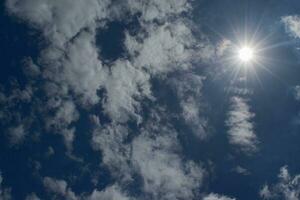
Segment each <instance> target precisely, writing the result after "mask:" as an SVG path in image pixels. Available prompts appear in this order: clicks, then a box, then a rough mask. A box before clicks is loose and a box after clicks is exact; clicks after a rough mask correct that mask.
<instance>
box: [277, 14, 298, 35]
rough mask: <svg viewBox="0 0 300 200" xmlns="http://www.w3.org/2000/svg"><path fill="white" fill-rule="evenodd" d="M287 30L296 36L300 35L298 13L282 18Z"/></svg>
mask: <svg viewBox="0 0 300 200" xmlns="http://www.w3.org/2000/svg"><path fill="white" fill-rule="evenodd" d="M281 21H282V22H283V23H284V25H285V28H286V31H287V32H288V33H289V34H291V36H293V37H295V38H299V37H300V17H299V16H298V15H293V16H284V17H282V18H281Z"/></svg>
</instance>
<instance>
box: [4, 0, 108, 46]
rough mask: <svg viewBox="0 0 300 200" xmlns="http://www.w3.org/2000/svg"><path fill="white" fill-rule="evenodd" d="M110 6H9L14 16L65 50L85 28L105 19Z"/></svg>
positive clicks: (33, 0)
mask: <svg viewBox="0 0 300 200" xmlns="http://www.w3.org/2000/svg"><path fill="white" fill-rule="evenodd" d="M109 2H110V1H108V0H104V1H103V0H93V1H90V2H89V3H86V2H85V1H84V0H76V1H73V0H64V1H56V0H55V1H52V0H46V1H39V0H25V1H23V0H21V1H20V0H7V1H6V6H7V8H8V10H9V11H10V12H11V13H12V14H14V15H17V16H18V17H20V18H22V19H24V20H26V21H28V22H30V23H31V24H33V25H34V26H37V27H38V28H39V29H41V30H42V31H43V32H44V35H45V36H46V37H47V39H48V40H50V41H51V42H52V43H53V44H54V45H58V46H62V45H64V44H65V43H66V42H67V41H69V40H70V39H71V38H73V37H74V36H75V35H76V34H77V33H79V32H80V31H81V30H82V29H83V28H85V27H89V26H90V25H91V24H93V23H95V21H96V20H101V19H103V18H105V17H106V15H107V14H106V10H107V6H108V4H109ZM82 10H85V12H82ZM86 13H88V15H87V14H86Z"/></svg>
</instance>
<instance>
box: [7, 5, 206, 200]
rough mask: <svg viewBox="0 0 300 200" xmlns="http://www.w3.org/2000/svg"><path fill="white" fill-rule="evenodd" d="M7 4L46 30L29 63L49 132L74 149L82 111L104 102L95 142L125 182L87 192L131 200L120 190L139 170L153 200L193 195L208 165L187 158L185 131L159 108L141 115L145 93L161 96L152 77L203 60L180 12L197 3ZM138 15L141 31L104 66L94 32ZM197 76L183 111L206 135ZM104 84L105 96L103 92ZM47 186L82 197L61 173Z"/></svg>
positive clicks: (119, 179)
mask: <svg viewBox="0 0 300 200" xmlns="http://www.w3.org/2000/svg"><path fill="white" fill-rule="evenodd" d="M6 6H7V8H8V10H9V11H10V13H11V14H13V15H15V16H17V17H19V18H21V19H23V20H24V21H26V22H28V23H29V24H31V25H32V26H34V27H36V28H38V29H39V30H41V31H42V32H43V34H44V37H45V39H46V40H47V42H49V44H48V46H46V47H45V49H44V50H43V51H42V52H41V54H40V57H39V59H38V61H37V64H34V63H33V62H31V63H30V62H29V64H30V66H31V68H32V69H31V71H32V72H33V73H32V74H34V76H39V78H40V79H42V80H43V83H42V86H40V85H39V86H38V87H39V88H40V90H41V91H42V93H44V94H45V97H43V100H44V101H45V104H43V106H41V108H40V110H42V114H43V115H44V116H46V117H45V119H44V121H45V126H46V130H47V131H49V132H54V133H56V134H61V135H62V136H63V138H64V142H65V144H66V146H67V147H68V149H72V143H73V140H74V137H75V135H74V134H75V133H76V130H75V126H74V124H75V123H76V122H77V120H78V119H79V118H80V113H79V111H78V110H80V109H82V108H83V109H86V110H89V109H90V108H93V106H95V105H97V106H100V105H101V106H102V109H103V111H104V112H103V113H101V114H103V115H106V117H108V118H109V119H110V122H105V123H102V122H100V121H99V120H97V118H95V117H93V119H94V123H95V126H96V128H95V129H94V131H93V136H92V141H91V143H92V146H93V148H94V150H97V151H100V152H101V155H102V165H104V166H106V167H108V169H109V170H110V172H111V174H112V176H114V177H115V178H117V179H116V185H119V187H118V186H111V187H107V188H106V189H104V190H103V191H98V190H95V191H94V192H93V193H92V195H91V196H90V197H89V198H90V199H99V198H100V199H101V198H103V199H128V197H127V196H130V195H129V194H128V195H127V194H124V193H123V192H121V191H122V189H123V188H122V187H123V186H124V185H126V184H124V183H125V182H126V183H128V182H129V183H131V182H134V181H136V180H135V179H134V176H132V175H133V174H135V175H138V176H140V177H141V178H142V180H143V184H142V185H141V190H142V191H143V192H144V193H145V195H146V196H149V198H151V199H166V200H168V199H172V200H173V199H191V198H196V197H197V195H198V190H199V187H200V186H201V184H202V179H203V176H204V174H205V171H204V170H203V169H202V168H201V167H200V166H199V165H198V164H196V163H195V162H192V161H188V160H186V159H185V158H184V157H183V156H182V154H181V149H180V143H179V141H178V139H177V134H178V133H177V132H176V131H175V130H174V129H173V128H172V126H171V125H170V126H169V125H165V124H164V123H162V122H160V121H159V120H158V121H157V119H158V118H160V117H158V115H156V117H154V118H151V119H152V120H154V121H152V122H147V123H146V122H144V121H143V120H144V119H142V117H141V116H142V114H141V113H140V112H141V107H142V100H144V99H146V98H147V99H150V100H154V99H155V98H154V97H153V96H152V92H151V78H152V77H154V76H158V77H160V75H161V74H166V73H170V72H174V71H175V70H181V71H183V70H187V69H190V68H191V67H192V65H191V62H192V61H193V60H195V59H199V57H201V56H199V55H201V54H202V52H201V51H202V50H201V48H199V43H201V41H200V42H199V41H198V40H197V39H196V38H195V37H194V35H193V32H192V28H191V27H192V25H191V22H190V21H189V20H188V19H186V18H185V17H183V13H184V12H186V11H188V10H189V9H190V5H189V3H188V1H187V0H171V1H160V0H153V1H149V2H143V1H137V0H126V1H116V3H112V1H108V0H107V1H106V0H105V1H100V0H92V1H91V2H89V3H86V2H85V1H84V0H75V1H74V0H64V1H57V0H54V1H53V0H52V1H51V0H46V1H43V2H41V1H38V0H22V1H20V0H7V1H6ZM82 10H84V12H82ZM87 13H88V14H87ZM128 13H129V14H128ZM137 13H139V15H138V16H139V17H138V18H139V20H138V23H139V25H140V26H139V27H140V28H139V30H137V31H136V33H135V34H132V33H131V32H130V31H126V38H125V41H124V47H125V50H126V56H125V57H124V58H119V59H116V61H114V62H112V63H109V64H104V63H102V61H101V56H100V55H99V51H102V49H99V47H97V46H96V42H95V41H96V37H97V31H101V29H102V28H103V26H104V25H105V23H107V22H108V21H114V20H120V19H122V18H120V17H124V16H126V18H131V17H132V18H133V17H135V16H136V14H137ZM128 15H129V16H128ZM179 18H180V19H179ZM122 20H123V19H122ZM158 22H159V23H158ZM204 54H205V56H206V55H207V52H205V53H204ZM37 66H38V67H37ZM190 77H193V83H192V84H193V85H197V84H198V83H199V85H197V89H196V91H195V96H190V98H188V99H187V100H186V101H182V102H183V103H182V108H183V117H184V118H185V119H186V121H187V122H188V123H190V124H192V125H193V126H194V127H195V130H196V131H195V132H197V134H199V135H202V134H204V131H203V127H202V126H204V124H203V122H202V120H201V119H200V116H199V115H200V110H199V106H198V102H197V97H199V96H200V89H201V77H196V76H195V77H194V76H190ZM184 82H185V81H184ZM182 87H183V89H182V90H183V91H182V93H188V91H187V90H189V89H184V88H185V86H182ZM190 87H193V86H190ZM99 90H101V92H103V95H101V96H99V95H98V92H99ZM198 90H199V91H198ZM196 93H197V94H196ZM101 94H102V93H101ZM181 95H182V94H181ZM181 97H182V98H183V96H181ZM44 101H43V102H44ZM194 109H195V111H194ZM98 119H99V118H98ZM130 120H132V121H134V122H136V124H137V125H138V126H139V128H138V130H139V131H138V133H135V134H136V135H135V136H134V137H133V138H131V137H129V136H132V135H130V134H133V133H132V132H131V131H132V130H130V127H129V126H128V125H127V124H126V123H127V122H128V121H130ZM155 120H156V121H155ZM200 121H201V125H197V123H198V122H200ZM144 123H146V125H145V124H144ZM156 123H157V124H160V126H159V128H158V126H157V124H156ZM170 179H172V180H173V181H169V180H170ZM43 183H44V186H45V187H46V188H47V190H48V191H49V193H52V194H54V195H57V196H59V197H62V198H65V199H76V198H78V197H76V195H75V194H74V192H72V190H71V189H70V188H69V187H68V185H67V183H66V181H64V180H58V179H54V178H50V177H46V178H44V180H43Z"/></svg>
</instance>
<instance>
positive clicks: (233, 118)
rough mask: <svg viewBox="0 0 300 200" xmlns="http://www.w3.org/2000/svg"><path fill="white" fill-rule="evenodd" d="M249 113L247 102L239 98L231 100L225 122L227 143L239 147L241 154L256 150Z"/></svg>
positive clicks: (255, 138) (251, 115)
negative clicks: (227, 128)
mask: <svg viewBox="0 0 300 200" xmlns="http://www.w3.org/2000/svg"><path fill="white" fill-rule="evenodd" d="M253 117H254V114H253V113H251V111H250V108H249V105H248V104H247V101H246V100H245V99H243V98H241V97H238V96H234V97H232V98H231V109H230V111H229V113H228V119H227V121H226V124H227V126H228V127H229V130H228V137H229V142H230V143H231V144H233V145H235V146H237V147H239V148H240V149H241V150H242V151H243V152H246V153H251V152H253V151H255V150H257V146H256V145H257V142H258V141H257V137H256V135H255V132H254V124H253V122H252V119H253Z"/></svg>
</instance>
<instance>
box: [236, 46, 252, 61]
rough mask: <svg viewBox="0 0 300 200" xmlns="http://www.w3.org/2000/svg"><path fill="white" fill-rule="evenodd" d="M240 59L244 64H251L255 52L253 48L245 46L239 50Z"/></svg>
mask: <svg viewBox="0 0 300 200" xmlns="http://www.w3.org/2000/svg"><path fill="white" fill-rule="evenodd" d="M238 57H239V59H240V60H241V61H242V62H244V63H247V62H250V61H251V60H253V58H254V50H253V49H252V48H251V47H248V46H244V47H242V48H240V49H239V50H238Z"/></svg>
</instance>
